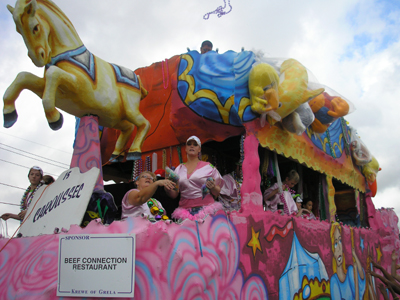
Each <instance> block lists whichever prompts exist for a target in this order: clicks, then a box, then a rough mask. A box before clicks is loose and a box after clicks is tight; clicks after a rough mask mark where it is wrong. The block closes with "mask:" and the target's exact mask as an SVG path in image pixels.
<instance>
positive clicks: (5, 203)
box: [0, 201, 20, 206]
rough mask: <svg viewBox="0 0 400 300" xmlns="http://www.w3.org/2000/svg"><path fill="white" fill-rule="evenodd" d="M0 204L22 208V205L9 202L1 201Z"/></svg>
mask: <svg viewBox="0 0 400 300" xmlns="http://www.w3.org/2000/svg"><path fill="white" fill-rule="evenodd" d="M0 204H8V205H15V206H20V204H14V203H7V202H1V201H0Z"/></svg>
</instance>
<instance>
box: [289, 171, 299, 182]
mask: <svg viewBox="0 0 400 300" xmlns="http://www.w3.org/2000/svg"><path fill="white" fill-rule="evenodd" d="M286 178H288V179H289V180H293V181H295V182H296V183H297V182H299V180H300V175H299V173H297V172H296V170H290V171H289V172H288V173H287V175H286Z"/></svg>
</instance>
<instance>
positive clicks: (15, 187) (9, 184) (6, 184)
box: [0, 182, 26, 191]
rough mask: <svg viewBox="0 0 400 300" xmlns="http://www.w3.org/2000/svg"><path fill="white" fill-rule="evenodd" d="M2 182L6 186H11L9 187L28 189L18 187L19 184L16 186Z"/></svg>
mask: <svg viewBox="0 0 400 300" xmlns="http://www.w3.org/2000/svg"><path fill="white" fill-rule="evenodd" d="M0 184H2V185H6V186H9V187H13V188H16V189H20V190H23V191H25V190H26V189H23V188H20V187H18V186H14V185H11V184H6V183H2V182H0Z"/></svg>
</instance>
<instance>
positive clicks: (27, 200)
mask: <svg viewBox="0 0 400 300" xmlns="http://www.w3.org/2000/svg"><path fill="white" fill-rule="evenodd" d="M41 186H42V183H39V184H38V185H37V186H36V188H35V189H34V190H33V191H32V193H31V194H30V195H29V197H28V194H29V192H30V191H31V186H28V188H27V189H26V190H25V192H24V194H23V195H22V198H21V203H20V208H21V211H23V210H25V209H27V208H28V207H29V204H31V202H32V199H33V196H34V195H35V192H36V191H37V190H38V189H39V188H40V187H41Z"/></svg>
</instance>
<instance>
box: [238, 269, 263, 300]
mask: <svg viewBox="0 0 400 300" xmlns="http://www.w3.org/2000/svg"><path fill="white" fill-rule="evenodd" d="M240 299H243V300H244V299H246V300H259V299H265V300H268V293H267V288H266V287H265V284H264V281H263V280H262V279H261V278H260V277H259V276H257V275H252V276H250V277H249V278H248V279H247V280H246V282H245V283H244V286H243V289H242V293H241V296H240Z"/></svg>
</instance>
